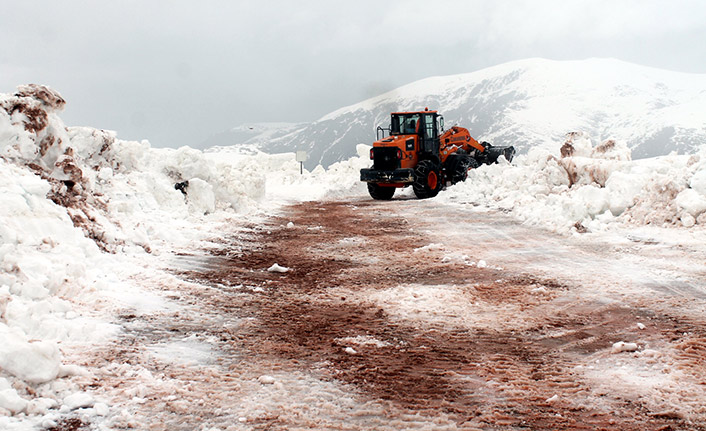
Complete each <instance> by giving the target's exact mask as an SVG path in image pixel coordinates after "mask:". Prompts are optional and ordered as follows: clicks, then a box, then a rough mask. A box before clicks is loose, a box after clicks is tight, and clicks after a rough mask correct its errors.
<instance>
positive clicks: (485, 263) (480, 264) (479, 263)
mask: <svg viewBox="0 0 706 431" xmlns="http://www.w3.org/2000/svg"><path fill="white" fill-rule="evenodd" d="M476 266H477V267H478V268H486V267H487V266H488V263H487V262H486V261H484V260H483V259H481V260H479V261H478V263H477V264H476Z"/></svg>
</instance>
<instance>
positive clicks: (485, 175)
mask: <svg viewBox="0 0 706 431" xmlns="http://www.w3.org/2000/svg"><path fill="white" fill-rule="evenodd" d="M705 189H706V145H703V146H701V147H700V150H699V152H698V153H696V154H693V155H669V156H664V157H658V158H652V159H642V160H631V155H630V150H629V149H628V148H627V147H626V146H625V145H624V144H622V143H619V142H616V141H614V140H608V141H605V142H603V143H601V144H599V145H597V146H594V145H593V143H592V142H591V139H590V137H589V136H587V135H586V134H584V133H582V132H575V133H570V134H568V135H567V137H566V141H565V142H564V144H563V146H561V148H560V149H559V151H558V154H557V153H552V152H549V151H547V150H543V149H539V148H537V149H533V150H530V151H529V153H528V154H527V155H524V156H518V157H517V158H516V159H515V161H514V162H513V164H509V163H506V162H505V163H500V164H498V165H493V166H481V167H479V168H478V169H475V170H473V171H471V172H469V175H468V180H467V181H466V182H465V183H460V184H457V185H455V186H453V187H450V188H449V189H448V190H447V191H446V192H445V193H442V194H441V195H440V196H439V199H441V200H443V201H446V202H449V203H457V202H463V203H471V204H473V205H480V206H486V207H491V208H498V209H501V210H503V211H507V212H510V213H512V214H513V215H514V216H516V217H518V218H519V219H520V220H522V221H523V222H525V223H529V224H534V225H540V226H544V227H547V228H549V229H553V230H556V231H559V232H572V231H573V232H577V231H578V232H585V231H594V230H595V231H598V230H603V229H606V227H607V226H609V225H610V224H612V223H621V224H628V225H655V226H682V227H692V226H694V225H705V224H706V190H705Z"/></svg>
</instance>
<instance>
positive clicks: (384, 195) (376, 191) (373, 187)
mask: <svg viewBox="0 0 706 431" xmlns="http://www.w3.org/2000/svg"><path fill="white" fill-rule="evenodd" d="M395 188H396V187H383V186H380V185H378V184H375V183H368V193H370V196H371V197H372V198H373V199H376V200H380V201H389V200H390V199H392V195H394V194H395Z"/></svg>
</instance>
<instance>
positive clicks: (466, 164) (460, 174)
mask: <svg viewBox="0 0 706 431" xmlns="http://www.w3.org/2000/svg"><path fill="white" fill-rule="evenodd" d="M477 167H478V162H477V161H476V159H473V158H471V157H470V156H465V157H458V158H457V159H456V162H455V163H454V164H453V166H452V167H451V184H456V183H459V182H461V181H466V178H468V170H469V169H476V168H477Z"/></svg>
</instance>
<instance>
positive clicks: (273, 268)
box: [267, 262, 290, 272]
mask: <svg viewBox="0 0 706 431" xmlns="http://www.w3.org/2000/svg"><path fill="white" fill-rule="evenodd" d="M267 271H268V272H289V271H290V269H289V268H287V267H286V266H280V265H278V264H277V262H275V263H273V264H272V266H271V267H269V268H267Z"/></svg>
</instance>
